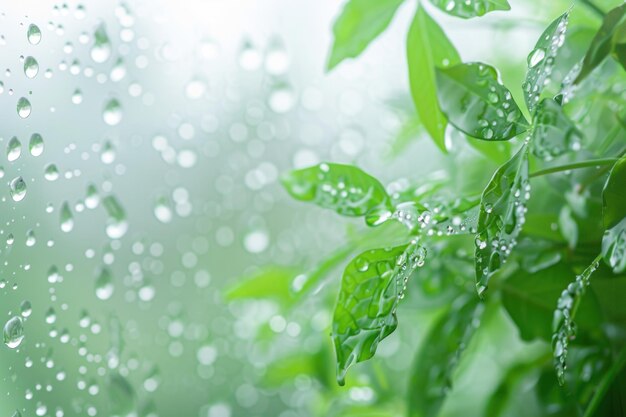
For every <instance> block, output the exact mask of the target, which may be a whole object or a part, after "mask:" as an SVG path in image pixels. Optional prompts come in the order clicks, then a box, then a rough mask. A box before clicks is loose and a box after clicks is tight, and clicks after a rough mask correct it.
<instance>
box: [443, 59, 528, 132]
mask: <svg viewBox="0 0 626 417" xmlns="http://www.w3.org/2000/svg"><path fill="white" fill-rule="evenodd" d="M437 86H438V87H437V95H438V97H439V105H440V106H441V109H442V111H443V113H444V114H445V115H446V116H447V117H448V121H449V122H450V123H452V124H453V125H454V127H456V128H457V129H459V130H461V131H462V132H464V133H466V134H468V135H470V136H472V137H475V138H477V139H484V140H508V139H511V138H512V137H514V136H517V135H519V134H520V133H523V132H524V131H526V130H527V129H528V122H527V121H526V119H525V118H524V116H523V115H522V112H521V111H520V109H519V107H518V106H517V103H515V101H514V100H513V98H512V97H511V92H510V91H509V90H507V88H506V87H504V86H503V85H502V84H501V83H500V81H499V80H498V72H497V71H496V69H495V68H493V67H491V66H489V65H486V64H482V63H469V64H459V65H456V66H453V67H450V68H445V69H437Z"/></svg>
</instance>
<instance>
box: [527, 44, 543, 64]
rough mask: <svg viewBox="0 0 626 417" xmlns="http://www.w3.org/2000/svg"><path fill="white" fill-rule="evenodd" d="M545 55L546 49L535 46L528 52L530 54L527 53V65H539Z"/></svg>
mask: <svg viewBox="0 0 626 417" xmlns="http://www.w3.org/2000/svg"><path fill="white" fill-rule="evenodd" d="M545 56H546V51H545V49H543V48H537V49H535V50H534V51H532V52H531V53H530V55H528V67H529V68H534V67H536V66H537V65H539V63H540V62H541V61H543V58H545Z"/></svg>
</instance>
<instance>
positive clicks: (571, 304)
mask: <svg viewBox="0 0 626 417" xmlns="http://www.w3.org/2000/svg"><path fill="white" fill-rule="evenodd" d="M600 258H601V257H600V256H598V257H597V258H596V259H595V260H594V261H593V262H592V263H591V265H589V266H588V267H587V269H585V270H584V271H583V272H582V274H580V275H578V276H576V279H575V280H574V282H571V283H570V284H569V285H567V287H566V288H565V289H564V290H563V292H562V293H561V295H560V297H559V299H558V301H557V306H556V310H554V316H553V318H552V331H553V334H552V354H553V355H554V369H555V370H556V377H557V379H558V381H559V384H561V385H563V384H564V383H565V368H566V364H565V361H566V359H567V349H568V345H569V341H570V339H572V338H573V337H574V336H575V335H576V325H575V324H574V318H575V317H576V313H577V310H578V307H579V305H580V303H581V301H582V297H583V295H585V292H586V290H587V287H588V286H589V284H590V279H591V274H593V272H594V271H595V270H596V269H597V268H598V265H599V262H600Z"/></svg>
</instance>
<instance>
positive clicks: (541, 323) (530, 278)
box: [500, 262, 602, 342]
mask: <svg viewBox="0 0 626 417" xmlns="http://www.w3.org/2000/svg"><path fill="white" fill-rule="evenodd" d="M572 275H573V272H572V270H571V268H570V267H569V266H568V265H567V264H565V263H562V262H561V263H558V264H555V265H553V266H550V267H548V268H545V269H542V270H540V271H534V272H528V271H527V270H525V269H523V268H518V269H517V270H515V272H514V273H513V274H511V275H510V276H509V277H508V278H507V279H506V280H505V281H504V282H502V284H501V286H500V288H501V289H502V305H503V306H504V308H505V309H506V311H507V313H508V314H509V316H510V317H511V319H512V320H513V322H514V323H515V325H516V326H517V328H518V329H519V332H520V337H521V338H522V339H523V340H526V341H532V340H535V339H541V340H545V341H546V342H550V341H551V340H552V327H551V323H552V317H553V315H554V301H555V300H556V299H558V298H559V296H560V295H561V293H562V292H563V288H566V287H567V285H568V284H569V283H570V282H571V279H572ZM579 317H580V320H579V323H578V324H579V327H580V328H581V329H585V330H589V331H592V332H593V331H599V327H598V323H599V322H600V321H601V318H602V317H601V315H600V312H599V310H598V307H597V302H596V299H595V298H594V297H587V298H585V299H584V300H583V302H582V303H581V305H580V316H579Z"/></svg>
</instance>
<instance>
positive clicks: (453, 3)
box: [430, 0, 511, 19]
mask: <svg viewBox="0 0 626 417" xmlns="http://www.w3.org/2000/svg"><path fill="white" fill-rule="evenodd" d="M430 2H431V3H432V4H433V5H434V6H436V7H438V8H439V9H441V10H443V11H444V12H446V13H448V14H450V15H452V16H456V17H461V18H463V19H470V18H472V17H479V16H483V15H484V14H486V13H489V12H493V11H496V10H511V6H510V5H509V2H508V1H507V0H430Z"/></svg>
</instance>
